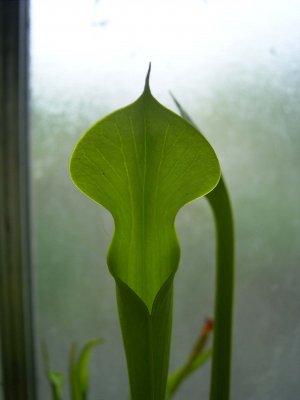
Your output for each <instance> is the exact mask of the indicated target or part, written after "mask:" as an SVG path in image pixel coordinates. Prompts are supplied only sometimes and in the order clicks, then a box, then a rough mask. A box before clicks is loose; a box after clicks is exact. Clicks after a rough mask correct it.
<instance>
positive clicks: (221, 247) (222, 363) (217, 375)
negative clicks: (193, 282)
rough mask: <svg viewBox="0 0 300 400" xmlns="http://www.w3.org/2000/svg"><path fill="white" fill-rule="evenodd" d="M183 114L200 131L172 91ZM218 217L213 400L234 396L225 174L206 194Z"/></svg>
mask: <svg viewBox="0 0 300 400" xmlns="http://www.w3.org/2000/svg"><path fill="white" fill-rule="evenodd" d="M171 96H172V98H173V100H174V102H175V104H176V106H177V107H178V110H179V111H180V114H181V116H182V117H183V118H185V119H186V120H187V121H188V122H189V123H190V124H191V125H192V126H194V127H195V128H196V129H197V130H198V131H199V133H200V134H202V133H201V132H200V130H199V129H198V127H197V126H196V124H195V123H194V121H193V120H192V119H191V117H190V116H189V115H188V114H187V112H186V111H185V110H184V109H183V108H182V106H181V105H180V103H179V102H178V101H177V99H176V98H175V97H174V96H173V94H172V93H171ZM206 198H207V200H208V202H209V204H210V206H211V208H212V211H213V215H214V219H215V226H216V241H217V252H216V254H217V267H216V286H215V288H216V289H215V313H214V314H215V315H214V320H215V322H214V340H213V357H212V371H211V382H210V400H229V399H230V375H231V340H232V321H233V295H234V222H233V214H232V209H231V204H230V198H229V194H228V190H227V188H226V185H225V182H224V179H223V177H222V176H221V178H220V180H219V183H218V185H217V186H216V187H215V189H214V190H213V191H211V192H210V193H209V194H208V195H207V196H206Z"/></svg>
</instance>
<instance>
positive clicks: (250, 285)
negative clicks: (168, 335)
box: [30, 0, 300, 400]
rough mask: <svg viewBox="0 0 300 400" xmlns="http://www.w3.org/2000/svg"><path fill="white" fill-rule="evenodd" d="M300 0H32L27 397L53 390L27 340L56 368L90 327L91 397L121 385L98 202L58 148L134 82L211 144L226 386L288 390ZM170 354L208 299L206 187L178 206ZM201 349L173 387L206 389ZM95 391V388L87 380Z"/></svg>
mask: <svg viewBox="0 0 300 400" xmlns="http://www.w3.org/2000/svg"><path fill="white" fill-rule="evenodd" d="M299 11H300V5H299V2H296V1H292V2H288V3H284V2H281V1H272V2H271V1H270V0H263V1H256V0H255V1H251V2H250V1H244V2H239V1H237V0H208V1H205V0H203V1H201V0H197V1H196V0H188V1H186V2H184V3H183V2H181V1H179V0H176V1H174V0H173V1H169V0H168V1H164V2H159V1H158V0H157V1H156V0H155V1H152V2H150V3H149V2H146V1H138V0H130V1H122V0H110V1H108V0H102V1H96V0H95V1H93V0H88V1H86V0H78V1H75V2H74V1H71V0H63V1H62V0H61V1H57V0H56V1H50V0H44V1H38V0H32V1H31V5H30V20H31V30H30V32H31V33H30V34H31V45H30V74H31V105H30V110H31V143H32V148H31V154H32V161H31V165H32V196H31V197H32V221H33V243H34V276H35V283H36V284H35V311H36V332H35V337H36V349H37V355H38V357H37V361H36V362H37V388H38V396H37V398H42V399H45V400H46V399H50V393H49V388H48V384H47V381H46V379H45V377H44V372H43V366H42V360H41V356H40V352H39V346H40V343H41V341H45V342H46V343H47V346H48V350H49V353H50V357H51V364H52V366H53V367H54V368H55V369H57V370H62V371H64V372H66V371H67V364H68V349H69V346H70V344H71V342H72V341H76V342H77V343H78V344H79V345H82V344H83V343H84V342H85V341H86V340H88V339H90V338H92V337H96V336H100V337H102V338H103V339H104V340H105V343H104V344H103V345H102V346H100V347H99V348H97V349H96V350H95V352H94V354H93V358H92V366H91V393H90V398H91V399H98V398H99V399H105V400H113V399H119V398H125V396H126V395H127V375H126V367H125V359H124V355H123V350H122V344H121V336H120V331H119V323H118V319H117V309H116V304H115V293H114V282H113V280H112V278H111V276H110V275H109V272H108V270H107V267H106V261H105V260H106V254H107V249H108V246H109V243H110V240H111V235H112V232H113V223H112V219H111V217H110V215H109V214H108V213H107V212H106V211H105V210H103V209H101V208H100V207H99V206H97V205H95V204H94V203H92V202H90V201H89V200H88V199H86V198H85V197H84V196H82V195H81V193H79V192H78V191H77V190H76V189H75V188H74V187H73V185H72V183H71V182H70V179H69V176H68V160H69V156H70V153H71V151H72V148H73V147H74V144H75V143H76V141H77V139H78V138H79V137H80V136H81V135H82V133H83V132H84V131H85V130H86V129H87V128H88V127H89V126H90V125H91V124H93V123H94V122H95V121H96V120H98V119H100V118H101V117H102V116H104V115H105V114H107V113H108V112H111V111H113V110H115V109H117V108H119V107H122V106H124V105H126V104H128V103H130V102H132V101H133V100H135V99H136V97H137V96H138V95H139V94H140V93H141V90H142V88H143V82H144V77H145V74H146V71H147V67H148V62H149V61H152V66H153V68H152V75H151V87H152V91H153V93H154V95H155V96H156V97H157V98H158V99H159V100H160V101H161V102H162V103H163V104H165V105H167V106H168V107H169V108H171V109H173V110H174V111H176V108H175V106H174V104H173V103H172V99H171V97H170V95H169V91H170V90H171V91H172V92H173V93H174V94H175V96H176V97H177V98H178V100H179V101H180V102H181V103H182V105H183V106H184V108H185V109H186V110H187V111H188V112H189V113H190V115H191V116H192V117H193V119H194V120H195V122H196V123H197V124H198V126H199V127H200V128H201V130H202V131H203V133H204V134H205V135H206V137H207V138H208V140H209V141H210V142H211V144H212V145H213V147H214V148H215V149H216V152H217V154H218V156H219V159H220V162H221V165H222V168H223V171H224V176H225V180H226V182H227V184H228V187H229V191H230V194H231V198H232V203H233V211H234V216H235V224H236V237H237V244H236V284H235V286H236V292H235V319H234V346H233V366H232V376H233V380H232V399H233V400H238V399H242V398H243V399H247V400H251V399H256V400H265V399H272V400H281V399H283V398H284V399H293V398H296V397H297V393H298V392H299V390H300V384H299V380H298V375H299V372H300V367H299V356H300V341H299V337H300V335H299V333H300V322H299V308H300V296H299V287H300V272H299V257H300V250H299V243H298V238H299V234H300V211H299V205H298V203H299V200H298V199H299V195H300V193H299V184H298V181H299V177H298V173H297V171H298V170H299V167H300V165H299V151H300V139H299V126H300V116H299V111H298V110H299V104H300V92H299V90H298V88H299V84H300V81H299V76H300V75H299V72H300V71H299V69H300V28H299V27H300V17H299V16H300V12H299ZM177 229H178V235H179V239H180V243H181V249H182V257H181V262H180V266H179V271H178V273H177V276H176V280H175V305H174V312H175V314H174V329H173V348H172V358H171V369H172V368H175V367H177V366H179V365H180V363H181V362H183V360H184V358H185V357H186V355H187V353H188V352H189V350H190V348H191V346H192V345H193V342H194V341H195V339H196V337H197V335H198V331H199V329H200V327H201V325H202V322H203V319H204V318H205V317H206V316H208V315H212V312H213V300H214V259H213V255H214V230H213V229H214V227H213V221H212V216H211V214H210V211H209V209H208V206H207V204H206V202H205V200H203V199H200V200H197V201H195V202H193V203H191V204H189V205H188V206H186V207H185V208H184V209H183V210H181V212H180V213H179V215H178V218H177ZM209 367H210V366H209V364H207V365H206V366H205V367H204V369H203V370H201V372H199V373H197V374H196V375H194V376H193V377H192V378H191V379H190V380H189V382H187V383H186V384H185V385H184V387H182V390H181V391H180V393H178V396H177V397H176V399H178V400H181V399H194V398H197V397H198V398H199V397H203V398H207V397H208V396H207V393H208V388H209ZM99 393H100V394H99Z"/></svg>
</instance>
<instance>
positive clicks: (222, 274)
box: [207, 178, 234, 400]
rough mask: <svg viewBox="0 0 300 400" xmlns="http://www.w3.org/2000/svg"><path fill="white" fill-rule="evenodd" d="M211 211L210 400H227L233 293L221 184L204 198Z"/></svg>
mask: <svg viewBox="0 0 300 400" xmlns="http://www.w3.org/2000/svg"><path fill="white" fill-rule="evenodd" d="M207 200H208V202H209V204H210V206H211V208H212V210H213V214H214V218H215V224H216V236H217V271H216V292H215V293H216V294H215V315H214V319H215V325H214V339H213V357H212V372H211V382H210V400H228V399H230V374H231V336H232V319H233V292H234V228H233V215H232V210H231V205H230V200H229V196H228V192H227V188H226V185H225V183H224V180H223V179H222V178H221V179H220V181H219V183H218V185H217V187H216V188H215V189H214V190H213V191H212V192H210V193H209V194H208V195H207Z"/></svg>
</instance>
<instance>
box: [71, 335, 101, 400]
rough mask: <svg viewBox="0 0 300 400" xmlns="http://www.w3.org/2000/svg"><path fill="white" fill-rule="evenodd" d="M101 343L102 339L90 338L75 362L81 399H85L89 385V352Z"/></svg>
mask: <svg viewBox="0 0 300 400" xmlns="http://www.w3.org/2000/svg"><path fill="white" fill-rule="evenodd" d="M101 343H102V340H101V339H99V338H97V339H92V340H90V341H89V342H87V343H86V345H85V346H84V348H83V349H82V351H81V353H80V356H79V360H78V363H77V368H76V369H77V379H78V383H79V387H80V392H81V398H82V400H86V398H87V393H88V387H89V363H90V358H91V352H92V350H93V348H94V347H95V346H98V345H99V344H101Z"/></svg>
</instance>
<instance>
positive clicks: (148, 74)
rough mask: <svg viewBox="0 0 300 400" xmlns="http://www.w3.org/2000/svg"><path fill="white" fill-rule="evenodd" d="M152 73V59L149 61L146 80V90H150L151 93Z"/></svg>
mask: <svg viewBox="0 0 300 400" xmlns="http://www.w3.org/2000/svg"><path fill="white" fill-rule="evenodd" d="M150 73H151V61H150V62H149V67H148V72H147V75H146V80H145V88H144V92H149V93H151V90H150V85H149V80H150Z"/></svg>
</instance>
